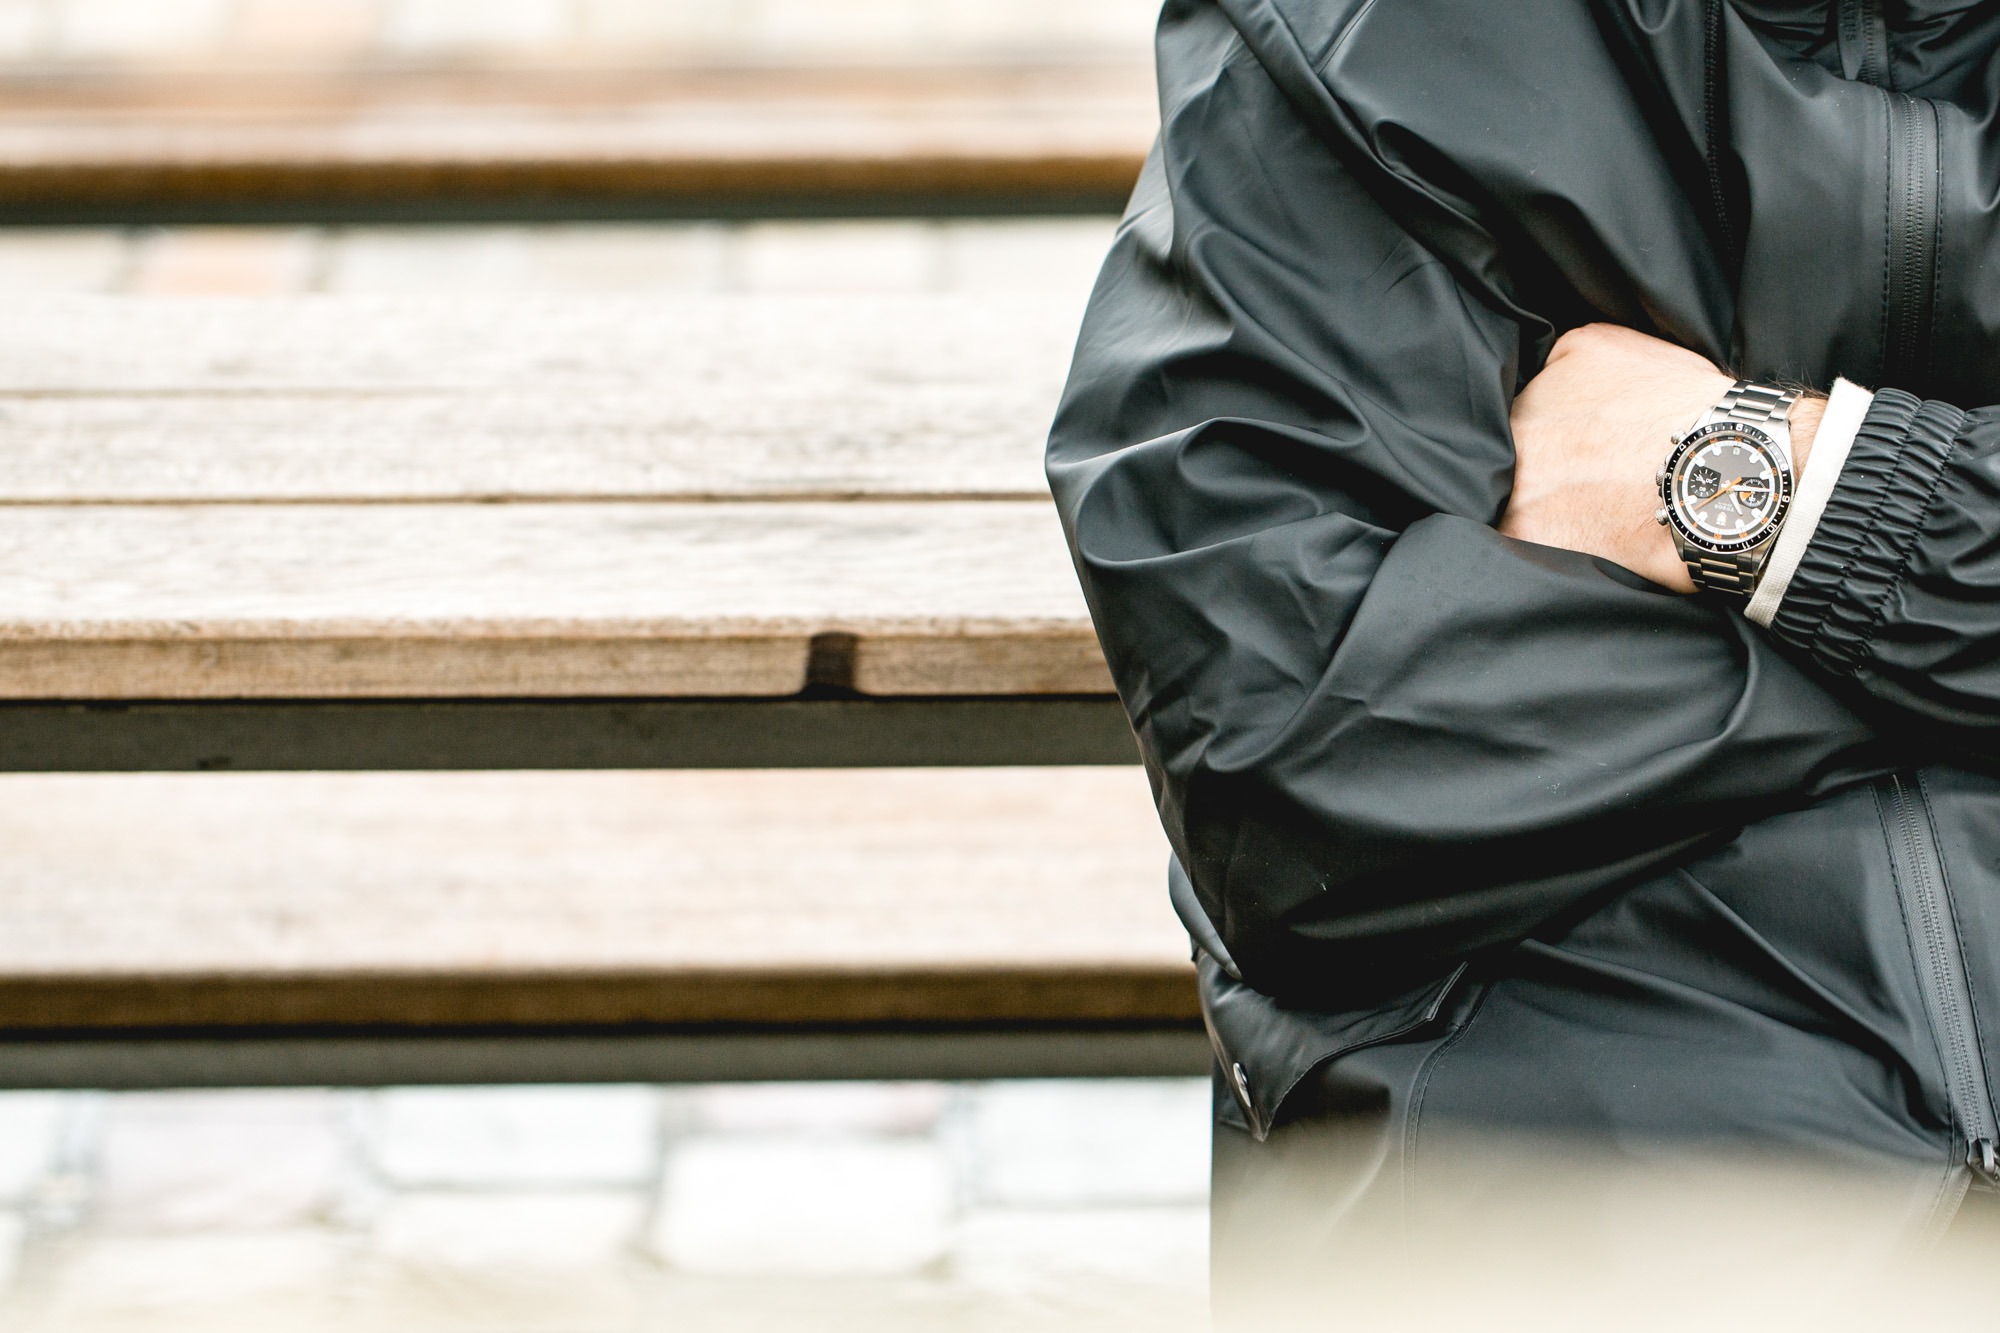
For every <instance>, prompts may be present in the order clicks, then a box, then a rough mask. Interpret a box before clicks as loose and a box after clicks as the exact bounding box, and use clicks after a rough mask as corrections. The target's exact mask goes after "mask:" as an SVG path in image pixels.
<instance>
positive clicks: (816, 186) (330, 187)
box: [0, 60, 1157, 216]
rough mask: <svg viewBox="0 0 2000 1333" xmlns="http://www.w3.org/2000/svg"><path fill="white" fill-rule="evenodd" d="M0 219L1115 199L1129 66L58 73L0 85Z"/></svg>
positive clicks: (1143, 130) (1138, 84)
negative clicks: (228, 210)
mask: <svg viewBox="0 0 2000 1333" xmlns="http://www.w3.org/2000/svg"><path fill="white" fill-rule="evenodd" d="M0 93H4V94H5V95H0V201H4V202H0V213H5V214H11V215H14V216H24V215H25V216H59V215H62V214H64V213H65V212H68V213H71V214H79V215H101V216H109V215H112V214H115V213H117V212H118V211H119V210H132V209H141V210H143V209H146V208H159V207H163V206H164V207H175V206H179V207H181V208H182V209H185V208H186V207H187V206H190V205H194V206H200V205H204V204H208V205H239V206H240V205H245V204H250V205H257V204H263V205H291V206H294V207H303V208H306V209H308V210H310V209H311V208H312V207H314V206H318V207H322V208H332V209H336V210H340V211H341V212H343V213H345V214H351V213H352V212H354V211H355V210H356V209H365V208H366V207H367V206H368V205H370V204H380V203H385V202H390V203H401V204H409V203H410V202H412V201H427V202H430V203H433V204H445V205H457V206H459V211H460V212H461V213H463V212H464V211H465V209H466V207H467V206H472V207H477V206H479V205H482V204H483V205H486V206H488V207H496V206H497V207H500V208H501V209H502V210H503V211H504V210H505V209H506V208H507V207H508V206H509V205H512V206H515V207H519V206H521V205H523V204H526V203H529V202H540V203H541V204H543V205H544V206H546V205H547V204H548V203H549V201H552V200H567V201H570V202H571V203H583V204H588V203H590V202H593V201H594V202H596V203H598V204H600V205H602V204H607V203H617V202H620V201H625V202H633V201H638V202H644V203H653V204H673V203H680V204H683V205H686V204H704V205H708V206H715V205H718V204H726V203H728V202H730V201H755V202H759V203H765V204H768V203H771V202H773V201H787V200H811V199H815V198H817V199H823V200H845V201H854V200H862V199H874V200H879V201H889V202H893V201H898V200H901V201H905V202H909V201H926V202H930V203H936V202H939V201H949V200H962V201H965V202H968V203H977V202H982V201H983V202H986V203H988V204H994V203H1006V204H1009V205H1016V206H1018V205H1021V204H1024V203H1034V202H1036V201H1040V202H1042V203H1044V204H1062V205H1066V206H1074V205H1076V204H1077V203H1079V202H1084V201H1088V202H1092V203H1096V204H1101V205H1106V206H1113V207H1115V206H1116V205H1117V203H1118V202H1119V201H1120V200H1121V199H1122V197H1123V196H1124V195H1125V194H1126V193H1127V192H1129V190H1130V189H1131V186H1132V182H1133V180H1134V179H1135V178H1136V177H1137V175H1138V170H1139V165H1140V161H1141V159H1142V158H1143V156H1144V154H1145V151H1146V147H1147V144H1148V142H1149V140H1150V139H1151V137H1152V133H1153V128H1154V125H1155V123H1156V119H1157V112H1156V110H1155V106H1154V101H1153V96H1152V89H1151V71H1150V70H1149V69H1148V68H1147V66H1146V65H1145V64H1144V63H1143V62H1142V61H1137V60H1134V61H1130V62H1125V61H1120V62H1083V63H1077V64H1055V65H1050V66H1046V67H1039V68H1038V67H1020V66H1016V67H1006V66H995V65H989V64H978V63H969V64H961V65H947V66H939V67H928V68H926V67H922V66H908V65H905V66H890V67H883V68H876V69H833V68H821V69H811V68H803V69H802V68H774V69H757V68H738V69H733V70H731V69H721V70H717V69H708V70H703V69H699V68H682V69H673V70H653V71H645V70H629V69H628V70H617V69H581V70H562V69H532V68H530V69H518V68H517V69H500V70H485V71H478V70H459V71H447V72H441V73H429V72H423V71H400V72H399V71H393V70H372V71H371V70H356V71H341V70H329V71H322V72H319V73H318V74H314V73H313V72H312V71H295V72H292V73H290V74H289V75H288V76H285V77H271V78H264V79H258V78H255V77H245V76H231V77H224V78H217V77H215V76H214V75H213V74H212V73H207V74H204V73H189V74H182V75H179V76H176V75H174V74H172V73H166V72H163V73H153V74H137V73H131V74H126V75H123V76H113V77H91V76H89V75H70V76H56V77H44V78H40V79H34V80H26V81H17V82H16V83H15V84H14V85H13V86H11V87H7V88H4V89H0Z"/></svg>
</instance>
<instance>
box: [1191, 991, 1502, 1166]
mask: <svg viewBox="0 0 2000 1333" xmlns="http://www.w3.org/2000/svg"><path fill="white" fill-rule="evenodd" d="M1195 972H1196V975H1197V977H1198V978H1199V981H1200V985H1201V1014H1202V1021H1203V1022H1204V1023H1205V1024H1206V1025H1207V1027H1208V1040H1209V1045H1210V1046H1212V1047H1213V1048H1214V1050H1215V1059H1216V1063H1217V1064H1218V1065H1219V1066H1220V1068H1221V1070H1222V1077H1223V1081H1224V1082H1225V1083H1226V1084H1227V1085H1228V1086H1229V1088H1230V1091H1231V1092H1232V1093H1233V1094H1234V1097H1235V1107H1236V1110H1237V1111H1238V1112H1239V1113H1240V1114H1241V1116H1242V1127H1243V1128H1244V1129H1247V1130H1249V1131H1250V1133H1251V1134H1252V1135H1253V1136H1254V1137H1255V1138H1256V1139H1257V1140H1258V1141H1259V1142H1261V1141H1262V1140H1263V1139H1264V1138H1265V1137H1266V1136H1268V1135H1269V1134H1270V1132H1271V1128H1272V1126H1273V1125H1275V1124H1276V1123H1277V1118H1278V1114H1279V1112H1280V1111H1282V1110H1283V1109H1284V1105H1285V1100H1286V1098H1288V1097H1289V1096H1290V1095H1291V1093H1292V1090H1293V1089H1294V1088H1296V1087H1297V1086H1298V1085H1299V1080H1301V1079H1303V1078H1304V1077H1305V1076H1306V1075H1307V1074H1309V1073H1311V1072H1312V1071H1313V1070H1314V1069H1316V1068H1317V1067H1319V1066H1320V1065H1322V1064H1325V1063H1326V1062H1327V1061H1328V1060H1332V1059H1335V1058H1337V1057H1339V1056H1342V1055H1345V1054H1347V1053H1348V1052H1350V1051H1356V1050H1360V1049H1361V1048H1362V1047H1364V1046H1377V1045H1380V1044H1382V1043H1383V1042H1389V1041H1395V1040H1397V1039H1398V1038H1400V1037H1407V1036H1409V1035H1410V1034H1411V1033H1414V1032H1417V1031H1419V1030H1421V1029H1422V1028H1424V1027H1427V1026H1429V1025H1430V1024H1432V1023H1435V1022H1436V1021H1437V1020H1438V1016H1439V1014H1440V1013H1441V1012H1442V1011H1443V1009H1444V1003H1445V1001H1446V999H1448V998H1449V997H1450V996H1451V994H1452V992H1453V990H1454V989H1456V987H1457V986H1458V984H1459V982H1460V980H1461V979H1462V978H1463V977H1464V976H1465V972H1466V967H1465V965H1464V964H1460V965H1459V966H1458V968H1457V969H1456V970H1455V971H1453V972H1452V973H1451V974H1450V975H1449V976H1446V977H1442V978H1440V979H1438V980H1435V981H1432V982H1428V983H1426V984H1425V985H1423V986H1419V987H1417V988H1415V989H1413V990H1410V991H1406V992H1405V993H1403V994H1402V995H1399V996H1397V997H1396V998H1394V999H1392V1000H1390V1001H1388V1002H1386V1003H1384V1004H1381V1005H1377V1006H1374V1007H1372V1008H1368V1009H1361V1010H1353V1011H1348V1012H1342V1013H1325V1012H1320V1011H1317V1010H1310V1009H1294V1008H1291V1007H1289V1006H1286V1005H1283V1004H1280V1003H1279V1002H1278V1001H1276V1000H1274V999H1272V998H1271V997H1270V996H1268V995H1265V994H1264V993H1262V992H1261V991H1257V990H1253V989H1252V988H1251V987H1249V986H1247V985H1245V984H1244V983H1243V982H1241V981H1238V980H1237V979H1236V978H1235V977H1232V976H1231V975H1230V974H1229V973H1228V972H1226V971H1225V970H1223V968H1222V966H1221V964H1219V963H1217V962H1216V960H1215V959H1214V958H1212V957H1210V956H1209V955H1208V954H1207V953H1206V952H1198V953H1197V954H1196V957H1195Z"/></svg>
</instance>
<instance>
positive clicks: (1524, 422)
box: [1500, 324, 1826, 592]
mask: <svg viewBox="0 0 2000 1333" xmlns="http://www.w3.org/2000/svg"><path fill="white" fill-rule="evenodd" d="M1732 383H1734V380H1732V379H1731V378H1730V376H1728V375H1727V374H1725V373H1723V372H1722V371H1721V370H1719V369H1717V368H1716V367H1715V366H1713V365H1710V364H1709V363H1708V362H1707V361H1706V360H1704V359H1703V358H1702V357H1700V356H1698V355H1696V354H1695V353H1693V352H1690V351H1687V350H1686V349H1684V348H1680V347H1676V346H1674V345H1673V344H1672V343H1669V342H1662V341H1661V340H1660V339H1658V338H1652V337H1648V336H1647V335H1646V334H1643V333H1636V332H1634V331H1633V330H1631V329H1625V328H1619V327H1618V326H1617V325H1615V324H1587V325H1585V326H1584V327H1582V328H1580V329H1573V330H1571V331H1570V332H1568V333H1565V334H1564V335H1563V336H1562V337H1561V338H1559V339H1557V340H1556V345H1555V349H1554V350H1553V351H1551V352H1550V353H1549V360H1548V364H1547V365H1545V366H1543V367H1542V373H1541V374H1539V375H1537V376H1535V378H1534V379H1532V380H1530V381H1529V382H1528V386H1527V387H1526V388H1524V389H1523V390H1521V394H1520V396H1519V397H1518V398H1516V399H1515V400H1514V417H1513V425H1514V494H1513V497H1512V498H1511V499H1510V500H1509V501H1508V502H1507V512H1506V514H1505V515H1503V516H1502V517H1501V519H1500V531H1501V532H1503V533H1505V534H1507V535H1508V536H1509V537H1519V538H1520V539H1521V540H1523V541H1531V542H1537V543H1540V544H1541V545H1543V546H1560V547H1563V548H1565V549H1567V550H1571V551H1582V552H1584V553H1585V554H1586V555H1595V556H1602V557H1603V558H1604V559H1606V560H1610V561H1613V562H1615V563H1617V564H1620V565H1623V566H1625V568H1627V569H1629V570H1632V571H1633V572H1634V573H1636V574H1641V575H1644V576H1645V577H1646V578H1649V579H1651V580H1653V582H1655V583H1660V584H1664V585H1666V586H1667V587H1669V588H1673V589H1675V590H1677V591H1679V592H1693V591H1694V584H1693V583H1692V582H1691V581H1690V580H1689V579H1688V574H1687V566H1686V565H1683V564H1682V563H1681V558H1680V555H1679V553H1678V552H1676V551H1675V550H1674V541H1673V538H1672V537H1671V536H1669V535H1668V533H1667V530H1666V529H1665V528H1663V527H1661V526H1660V525H1659V523H1658V522H1657V521H1655V520H1654V518H1653V514H1654V512H1655V511H1656V510H1658V509H1659V507H1660V503H1661V502H1660V494H1659V492H1658V491H1657V490H1656V489H1655V488H1654V483H1653V477H1654V474H1655V473H1657V472H1658V471H1659V468H1660V464H1662V463H1664V462H1665V461H1666V459H1667V455H1668V454H1669V453H1671V452H1673V444H1672V442H1671V440H1670V439H1669V437H1670V436H1671V435H1673V434H1674V433H1675V432H1677V431H1684V430H1686V429H1687V428H1688V427H1689V426H1692V425H1693V424H1694V422H1695V419H1696V418H1698V417H1699V416H1701V414H1702V413H1703V412H1706V411H1707V410H1708V409H1709V408H1711V407H1713V406H1715V405H1716V403H1718V402H1720V401H1721V400H1722V395H1723V394H1725V393H1727V392H1729V386H1730V385H1731V384H1732ZM1825 407H1826V404H1825V401H1824V400H1823V399H1817V398H1815V399H1801V400H1800V401H1799V402H1798V404H1797V405H1796V406H1794V407H1793V408H1792V415H1791V429H1792V470H1793V475H1794V476H1796V475H1798V474H1800V473H1803V472H1804V471H1805V463H1806V454H1807V453H1808V452H1809V451H1810V450H1811V448H1812V438H1813V434H1814V432H1816V431H1817V430H1818V429H1819V418H1820V414H1821V413H1822V412H1823V411H1824V410H1825Z"/></svg>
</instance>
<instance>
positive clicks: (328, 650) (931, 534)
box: [0, 501, 1110, 699]
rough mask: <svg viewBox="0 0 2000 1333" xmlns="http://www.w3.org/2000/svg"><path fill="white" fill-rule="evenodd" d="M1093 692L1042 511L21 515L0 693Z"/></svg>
mask: <svg viewBox="0 0 2000 1333" xmlns="http://www.w3.org/2000/svg"><path fill="white" fill-rule="evenodd" d="M828 635H837V636H840V638H839V639H837V640H835V641H834V642H835V643H836V644H837V645H838V646H839V653H838V654H837V656H838V657H840V658H841V659H842V660H843V661H844V662H845V663H846V664H847V665H845V666H844V667H843V668H842V670H843V672H844V673H845V674H846V675H847V676H848V679H846V680H842V681H824V682H823V683H838V684H847V685H850V686H852V687H853V688H856V689H860V690H862V691H864V692H871V693H887V694H1051V693H1053V694H1073V693H1101V692H1106V691H1108V690H1109V688H1110V684H1109V679H1108V677H1107V675H1106V673H1105V670H1104V666H1103V663H1102V659H1101V658H1100V657H1099V656H1098V653H1097V649H1096V642H1095V638H1094V636H1093V634H1092V631H1091V628H1090V624H1089V619H1088V616H1087V613H1086V611H1085V608H1084V606H1083V602H1082V597H1081V595H1080V593H1079V592H1078V590H1077V587H1076V581H1075V576H1074V574H1073V572H1072V571H1071V568H1070V565H1069V560H1068V556H1067V552H1066V550H1065V548H1064V545H1063V542H1062V538H1061V534H1060V531H1059V530H1058V528H1057V525H1056V520H1055V515H1054V511H1053V508H1052V507H1051V506H1050V505H1049V504H1048V503H1047V502H1046V501H1041V502H1035V501H995V502H986V503H977V502H949V503H945V502H934V503H908V502H882V503H876V504H865V505H863V504H841V503H794V504H769V503H740V504H728V505H666V504H650V505H649V504H591V505H585V504H507V505H305V504H296V505H188V506H166V505H161V506H113V505H104V506H61V505H41V506H23V507H17V508H14V509H12V510H11V511H10V512H8V514H7V521H6V523H5V525H4V527H0V697H4V698H15V699H24V698H43V699H125V698H181V699H186V698H302V697H303V698H358V697H449V696H465V697H473V696H478V697H491V696H545V695H563V696H606V695H656V696H658V695H778V694H790V693H795V692H796V691H797V690H799V689H800V688H802V687H803V686H804V685H805V683H806V681H807V674H808V659H809V651H810V646H811V644H812V642H813V640H814V638H815V637H816V636H828Z"/></svg>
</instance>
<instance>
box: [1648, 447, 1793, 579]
mask: <svg viewBox="0 0 2000 1333" xmlns="http://www.w3.org/2000/svg"><path fill="white" fill-rule="evenodd" d="M1722 435H1728V436H1733V437H1740V438H1742V439H1746V440H1749V441H1750V442H1752V443H1753V444H1756V445H1758V446H1759V447H1761V448H1763V449H1764V450H1766V451H1768V452H1769V453H1770V455H1771V457H1772V458H1773V459H1774V460H1776V463H1777V466H1776V467H1774V468H1773V469H1772V471H1773V472H1775V473H1776V474H1777V477H1778V498H1777V503H1775V504H1773V505H1772V506H1771V512H1770V514H1769V515H1768V516H1766V518H1765V519H1764V521H1763V522H1762V523H1760V524H1758V525H1757V526H1756V527H1755V528H1753V529H1751V530H1750V531H1749V532H1747V533H1745V534H1744V535H1743V536H1741V537H1735V538H1731V539H1730V540H1728V541H1717V540H1716V539H1715V538H1713V537H1710V536H1708V535H1707V534H1706V533H1703V532H1702V531H1700V530H1699V529H1698V528H1696V527H1695V526H1694V524H1693V523H1692V522H1690V521H1689V520H1688V518H1687V516H1686V515H1685V514H1683V513H1682V512H1681V499H1680V488H1679V487H1677V486H1675V485H1674V479H1675V478H1676V477H1677V476H1678V475H1679V473H1680V467H1681V464H1682V463H1684V462H1685V461H1686V460H1687V457H1688V455H1689V454H1691V453H1693V452H1694V451H1695V450H1697V449H1699V448H1701V447H1702V446H1703V445H1704V444H1707V443H1708V442H1709V441H1711V440H1713V439H1715V438H1716V437H1718V436H1722ZM1660 475H1661V482H1660V489H1661V492H1662V493H1661V497H1660V498H1661V499H1662V500H1663V501H1665V505H1666V511H1667V521H1668V522H1669V523H1671V524H1672V525H1673V528H1674V531H1675V532H1677V533H1679V534H1680V536H1681V538H1682V539H1683V540H1684V541H1686V542H1687V543H1688V544H1689V545H1690V546H1693V547H1696V548H1697V549H1699V550H1703V551H1710V552H1713V553H1715V554H1717V555H1736V554H1740V553H1741V552H1744V551H1749V550H1753V549H1755V548H1756V547H1759V546H1762V545H1763V544H1764V543H1765V542H1767V541H1769V540H1771V535H1772V534H1773V533H1774V532H1776V531H1777V530H1778V525H1779V524H1781V523H1783V522H1784V521H1785V511H1786V510H1787V509H1789V508H1791V504H1792V461H1791V454H1790V452H1789V451H1787V450H1786V449H1785V448H1784V447H1783V446H1782V445H1780V444H1779V443H1778V441H1777V440H1776V439H1775V438H1773V437H1772V436H1771V435H1770V434H1768V433H1767V432H1765V431H1762V430H1759V429H1758V428H1757V427H1755V426H1750V425H1746V424H1744V423H1743V422H1740V421H1716V422H1712V423H1710V424H1709V425H1706V426H1703V427H1701V428H1700V429H1698V430H1691V431H1689V432H1688V433H1687V434H1686V435H1684V436H1682V437H1681V442H1680V443H1679V444H1677V445H1675V446H1674V451H1673V452H1672V453H1670V454H1668V455H1667V461H1666V465H1665V466H1664V467H1662V468H1661V469H1660Z"/></svg>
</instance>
